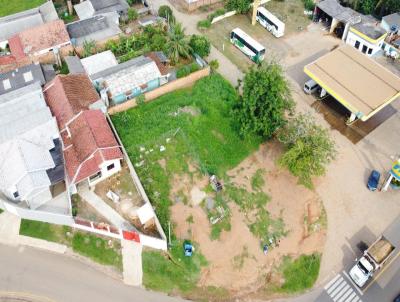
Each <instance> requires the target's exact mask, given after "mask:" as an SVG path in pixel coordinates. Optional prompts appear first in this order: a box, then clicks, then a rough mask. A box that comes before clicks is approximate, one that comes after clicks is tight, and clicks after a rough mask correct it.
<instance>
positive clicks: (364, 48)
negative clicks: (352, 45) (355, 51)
mask: <svg viewBox="0 0 400 302" xmlns="http://www.w3.org/2000/svg"><path fill="white" fill-rule="evenodd" d="M367 49H368V47H367V46H365V45H363V47H362V50H361V51H362V53H366V52H367Z"/></svg>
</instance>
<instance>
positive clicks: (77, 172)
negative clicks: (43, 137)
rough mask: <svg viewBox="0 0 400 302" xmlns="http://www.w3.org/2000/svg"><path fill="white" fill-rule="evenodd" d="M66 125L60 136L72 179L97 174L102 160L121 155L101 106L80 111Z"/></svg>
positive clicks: (76, 179)
mask: <svg viewBox="0 0 400 302" xmlns="http://www.w3.org/2000/svg"><path fill="white" fill-rule="evenodd" d="M67 129H68V131H67V130H65V131H63V133H62V137H63V142H64V147H65V150H64V158H65V164H66V168H67V174H68V177H69V180H70V181H71V182H72V183H78V182H80V181H82V180H84V179H86V178H88V177H89V176H91V175H94V174H96V173H97V172H99V171H100V165H101V164H102V163H103V162H105V161H109V160H115V159H122V157H123V156H122V152H121V150H120V148H119V145H118V143H117V140H116V139H115V137H114V134H113V133H112V131H111V128H110V126H109V125H108V123H107V120H106V119H105V117H104V114H103V113H102V112H101V110H86V111H83V112H82V113H80V114H79V115H78V116H77V117H76V118H75V119H74V120H73V121H72V122H71V123H70V124H69V125H68V127H67ZM66 133H69V135H66ZM66 136H68V139H65V138H66Z"/></svg>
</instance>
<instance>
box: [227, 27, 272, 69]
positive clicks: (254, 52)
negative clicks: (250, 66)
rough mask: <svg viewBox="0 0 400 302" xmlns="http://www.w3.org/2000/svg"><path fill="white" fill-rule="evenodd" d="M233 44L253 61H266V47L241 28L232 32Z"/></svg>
mask: <svg viewBox="0 0 400 302" xmlns="http://www.w3.org/2000/svg"><path fill="white" fill-rule="evenodd" d="M231 43H232V44H234V45H235V46H236V47H237V48H239V49H240V50H241V51H242V52H243V53H244V54H246V55H247V56H248V57H249V58H250V59H251V60H252V61H254V62H256V63H258V62H261V61H262V60H264V54H265V47H264V46H262V45H261V44H260V43H258V42H257V41H256V40H254V39H253V38H252V37H250V36H249V35H248V34H246V33H245V32H244V31H243V30H241V29H240V28H235V29H234V30H232V31H231Z"/></svg>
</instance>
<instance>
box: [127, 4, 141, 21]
mask: <svg viewBox="0 0 400 302" xmlns="http://www.w3.org/2000/svg"><path fill="white" fill-rule="evenodd" d="M138 17H139V13H138V12H137V10H136V9H134V8H132V7H130V8H128V20H129V21H134V20H136V19H137V18H138Z"/></svg>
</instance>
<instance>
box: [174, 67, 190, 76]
mask: <svg viewBox="0 0 400 302" xmlns="http://www.w3.org/2000/svg"><path fill="white" fill-rule="evenodd" d="M189 74H190V69H189V67H188V66H182V67H181V68H179V69H178V70H177V71H176V77H177V78H178V79H180V78H184V77H186V76H188V75H189Z"/></svg>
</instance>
